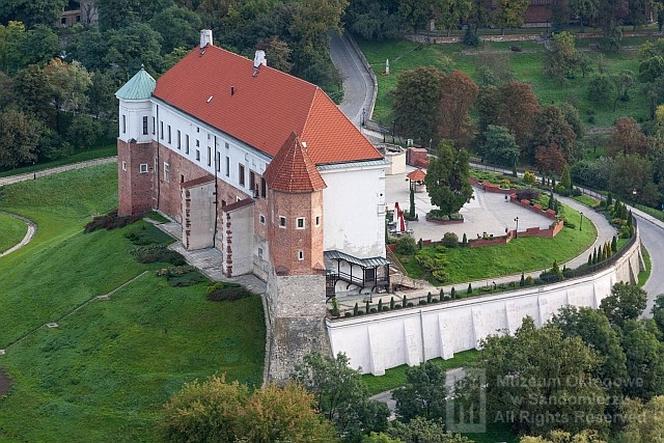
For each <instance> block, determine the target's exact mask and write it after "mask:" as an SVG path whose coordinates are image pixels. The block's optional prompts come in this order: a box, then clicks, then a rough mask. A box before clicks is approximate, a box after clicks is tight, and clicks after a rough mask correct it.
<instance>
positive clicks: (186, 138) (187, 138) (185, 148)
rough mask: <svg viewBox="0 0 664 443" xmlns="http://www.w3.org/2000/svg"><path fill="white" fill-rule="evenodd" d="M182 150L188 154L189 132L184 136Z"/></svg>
mask: <svg viewBox="0 0 664 443" xmlns="http://www.w3.org/2000/svg"><path fill="white" fill-rule="evenodd" d="M184 152H185V154H187V155H189V134H187V135H185V136H184Z"/></svg>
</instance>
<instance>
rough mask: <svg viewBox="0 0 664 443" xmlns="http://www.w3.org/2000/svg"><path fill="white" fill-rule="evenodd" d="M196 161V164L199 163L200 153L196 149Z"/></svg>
mask: <svg viewBox="0 0 664 443" xmlns="http://www.w3.org/2000/svg"><path fill="white" fill-rule="evenodd" d="M196 161H198V162H199V161H201V151H199V150H198V149H196Z"/></svg>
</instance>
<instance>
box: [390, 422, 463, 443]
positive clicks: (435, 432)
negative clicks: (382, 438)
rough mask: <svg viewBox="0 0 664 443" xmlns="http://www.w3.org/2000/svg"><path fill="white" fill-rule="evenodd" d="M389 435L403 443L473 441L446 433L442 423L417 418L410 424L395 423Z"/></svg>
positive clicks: (458, 442)
mask: <svg viewBox="0 0 664 443" xmlns="http://www.w3.org/2000/svg"><path fill="white" fill-rule="evenodd" d="M388 432H389V435H390V436H392V437H394V438H397V439H399V441H401V442H403V443H424V442H426V443H472V440H470V439H468V438H466V437H462V436H460V435H453V434H451V433H449V432H446V431H445V428H444V426H443V424H442V422H440V421H435V420H427V419H426V418H424V417H416V418H414V419H412V420H411V421H409V422H408V423H402V422H400V421H395V422H393V423H392V426H390V429H389V431H388Z"/></svg>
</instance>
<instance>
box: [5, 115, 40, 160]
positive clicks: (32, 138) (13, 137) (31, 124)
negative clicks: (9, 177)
mask: <svg viewBox="0 0 664 443" xmlns="http://www.w3.org/2000/svg"><path fill="white" fill-rule="evenodd" d="M43 129H44V128H43V126H42V125H41V124H40V123H39V122H38V121H35V119H34V118H31V116H28V115H26V114H24V113H23V112H21V111H18V110H16V109H8V110H6V111H4V112H0V168H2V169H10V168H15V167H16V166H20V165H23V164H27V163H30V162H34V161H35V160H37V155H38V146H39V141H40V139H41V136H42V131H43Z"/></svg>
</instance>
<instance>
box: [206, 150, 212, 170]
mask: <svg viewBox="0 0 664 443" xmlns="http://www.w3.org/2000/svg"><path fill="white" fill-rule="evenodd" d="M207 148H208V149H207V154H208V155H207V162H208V166H212V147H210V146H208V147H207Z"/></svg>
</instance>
